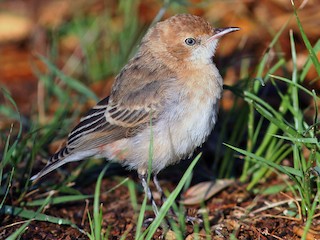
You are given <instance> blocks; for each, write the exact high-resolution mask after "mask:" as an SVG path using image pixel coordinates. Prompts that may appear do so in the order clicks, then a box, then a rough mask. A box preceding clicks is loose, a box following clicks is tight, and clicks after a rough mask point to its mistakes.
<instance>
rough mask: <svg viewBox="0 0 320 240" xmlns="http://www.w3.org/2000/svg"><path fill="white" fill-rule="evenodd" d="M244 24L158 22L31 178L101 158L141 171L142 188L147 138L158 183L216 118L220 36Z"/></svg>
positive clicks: (189, 19)
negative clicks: (219, 25)
mask: <svg viewBox="0 0 320 240" xmlns="http://www.w3.org/2000/svg"><path fill="white" fill-rule="evenodd" d="M238 30H239V28H236V27H228V28H212V27H211V26H210V24H209V23H208V22H207V21H205V20H204V19H203V18H201V17H198V16H194V15H190V14H181V15H176V16H173V17H171V18H169V19H167V20H165V21H163V22H159V23H157V24H156V25H155V26H154V27H152V28H151V29H149V31H148V32H147V34H146V35H145V37H144V38H143V39H142V42H141V45H140V48H139V50H138V52H137V53H136V55H135V56H134V57H133V58H132V59H131V60H130V61H129V62H128V64H127V65H126V66H125V67H124V68H123V69H122V70H121V72H120V73H119V75H118V76H117V77H116V79H115V82H114V84H113V87H112V91H111V94H110V96H109V97H106V98H105V99H103V100H101V101H100V102H99V103H98V104H97V105H96V106H95V107H93V108H92V109H91V110H90V111H89V112H88V113H87V114H86V115H85V116H84V117H83V118H82V119H81V120H80V123H79V124H78V125H77V126H76V127H75V128H74V129H73V130H72V131H71V133H70V134H69V137H68V141H67V143H66V146H65V147H63V148H62V149H60V150H59V151H58V152H57V153H55V154H54V155H53V156H52V157H51V159H50V160H49V162H48V164H47V165H46V166H45V167H44V168H43V169H42V170H41V171H40V172H39V173H38V174H36V175H35V176H33V177H32V178H31V179H32V180H35V179H38V178H40V177H42V176H44V175H45V174H47V173H49V172H51V171H52V170H54V169H56V168H58V167H60V166H61V165H63V164H65V163H68V162H73V161H79V160H82V159H84V158H88V157H92V156H95V157H104V158H107V159H109V160H114V161H117V162H119V163H121V164H122V165H124V166H127V167H128V168H129V169H135V170H137V171H138V174H139V177H140V179H141V182H142V185H143V187H144V190H145V193H146V194H147V195H148V197H149V199H150V200H151V202H152V206H153V208H154V212H155V214H157V206H156V203H155V202H154V200H153V197H152V193H151V190H150V189H149V187H148V184H147V180H146V179H147V176H148V163H149V159H150V150H149V146H150V141H152V145H153V150H152V159H151V161H152V174H153V176H154V177H153V181H154V183H155V185H156V187H157V189H158V191H159V192H160V193H161V194H162V190H161V187H160V185H159V183H158V180H157V174H158V173H159V171H161V170H162V169H163V168H165V167H166V166H168V165H170V164H174V163H177V162H179V161H180V160H181V159H183V158H185V157H187V156H190V154H192V153H193V151H194V150H195V148H196V147H198V146H199V145H201V144H202V143H203V142H204V141H205V140H206V138H207V137H208V135H209V134H210V132H211V131H212V129H213V127H214V124H215V122H216V117H217V110H218V101H219V99H220V97H221V92H222V85H223V79H222V78H221V76H220V74H219V71H218V69H217V68H216V66H215V65H214V63H213V62H212V57H213V55H214V53H215V50H216V47H217V43H218V40H219V38H220V37H222V36H223V35H225V34H228V33H230V32H234V31H238Z"/></svg>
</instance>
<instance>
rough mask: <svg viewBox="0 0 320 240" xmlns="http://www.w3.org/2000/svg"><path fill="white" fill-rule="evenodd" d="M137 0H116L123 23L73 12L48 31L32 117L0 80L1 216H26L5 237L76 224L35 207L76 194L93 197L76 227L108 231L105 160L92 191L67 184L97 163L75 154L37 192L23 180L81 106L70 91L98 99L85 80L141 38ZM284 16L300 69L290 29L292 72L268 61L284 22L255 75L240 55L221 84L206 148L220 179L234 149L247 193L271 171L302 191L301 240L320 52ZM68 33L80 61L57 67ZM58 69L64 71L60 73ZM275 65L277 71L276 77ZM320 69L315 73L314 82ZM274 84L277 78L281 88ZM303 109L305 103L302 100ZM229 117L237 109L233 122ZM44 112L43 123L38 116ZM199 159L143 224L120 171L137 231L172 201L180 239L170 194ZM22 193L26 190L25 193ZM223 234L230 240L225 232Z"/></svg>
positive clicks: (114, 65) (314, 154)
mask: <svg viewBox="0 0 320 240" xmlns="http://www.w3.org/2000/svg"><path fill="white" fill-rule="evenodd" d="M138 2H139V1H125V0H122V1H120V4H119V9H118V10H117V11H118V14H121V15H122V16H123V29H124V30H123V31H116V29H113V28H114V26H113V24H114V23H113V22H112V21H111V17H110V14H111V13H110V12H108V11H106V12H105V13H104V14H102V15H101V16H98V17H97V18H90V19H85V18H84V17H83V18H82V17H81V16H80V18H78V19H74V20H72V21H70V22H69V23H68V24H67V25H66V26H64V27H63V28H61V29H59V30H58V31H57V33H55V34H52V43H53V47H52V49H51V55H49V57H43V56H40V55H39V56H38V58H39V59H40V60H41V61H42V62H43V63H44V64H45V65H46V67H47V69H48V72H47V73H42V72H41V71H39V70H37V69H36V68H35V69H34V70H35V73H36V74H37V76H38V78H39V81H40V83H41V84H42V86H43V89H44V90H45V93H46V94H44V95H43V96H44V98H42V99H39V103H38V105H37V106H36V107H38V108H39V109H37V113H38V114H34V115H35V116H32V119H30V120H29V119H26V118H25V117H24V116H21V114H20V113H19V109H18V107H17V105H16V103H15V101H14V99H13V98H12V97H11V96H10V94H9V92H8V91H7V90H6V89H4V88H1V93H2V94H3V96H4V98H5V99H6V104H4V105H1V106H0V114H2V115H3V116H5V117H6V118H8V119H11V121H12V124H11V126H10V128H9V129H7V130H6V131H4V132H1V133H0V136H1V140H0V143H1V145H3V146H4V147H3V149H1V150H2V151H3V153H2V161H1V162H0V196H1V197H0V199H2V200H1V202H0V213H1V215H5V216H8V215H12V216H15V217H19V218H22V219H26V221H23V222H21V226H19V227H15V230H14V231H13V233H12V234H11V235H10V236H8V239H18V238H19V237H21V236H22V235H23V234H24V233H25V231H27V227H28V225H29V224H30V222H32V221H45V222H50V223H54V224H59V225H60V224H64V225H69V226H72V227H74V228H76V229H78V230H79V231H82V232H83V230H82V229H79V228H78V226H76V225H75V224H74V223H73V222H72V221H70V220H68V219H63V218H59V217H55V216H50V215H47V214H44V213H43V211H44V209H45V208H46V207H49V206H50V205H56V204H60V205H63V204H67V203H70V202H75V201H84V200H85V199H93V213H90V212H89V211H88V219H89V223H90V232H86V233H85V234H86V235H87V236H88V237H89V238H90V239H97V240H98V239H108V237H110V227H109V228H107V229H103V227H104V219H103V208H102V203H101V202H100V201H101V200H100V196H101V181H102V178H103V176H104V174H105V172H106V171H107V168H108V167H109V165H107V166H106V167H105V168H103V170H102V171H101V172H100V175H99V177H98V179H97V180H96V183H95V186H96V187H95V192H94V194H93V195H86V194H83V193H81V190H79V189H78V188H76V187H73V185H72V184H71V183H73V182H74V181H76V180H77V179H78V178H79V177H80V176H81V174H82V173H85V172H86V171H87V170H88V169H95V168H97V167H96V166H97V161H85V162H82V163H81V164H80V165H79V166H78V167H77V168H76V169H74V170H73V171H72V172H71V173H70V174H69V175H66V174H65V173H64V172H60V175H61V179H59V183H54V182H51V181H48V182H44V183H42V184H41V185H42V187H43V189H46V191H45V193H44V194H42V195H40V196H39V195H38V196H37V194H35V195H32V194H33V193H32V192H33V191H36V189H37V188H38V187H39V185H32V183H31V182H30V181H29V179H30V177H31V172H33V171H34V169H35V168H36V166H37V164H38V161H39V158H43V159H46V158H47V157H48V144H49V143H50V142H52V141H54V140H55V139H61V138H64V137H65V136H66V134H67V130H68V129H70V127H71V125H72V124H73V123H74V122H76V119H77V118H78V117H79V115H80V112H81V110H80V109H79V108H77V107H74V106H73V105H72V104H71V103H70V101H69V99H70V96H72V97H73V102H75V103H77V106H78V104H79V105H81V104H84V103H87V102H88V101H97V100H98V97H97V96H96V94H95V93H94V92H93V91H92V90H90V88H88V87H87V84H90V83H93V82H95V81H97V80H98V79H103V78H107V77H108V76H111V75H114V74H116V73H117V72H118V71H119V69H120V68H121V67H122V66H123V65H124V64H125V63H126V61H127V59H128V58H129V57H130V56H132V54H133V53H134V51H135V49H136V48H135V47H134V46H136V44H137V43H138V42H139V40H140V39H141V36H142V35H143V34H142V33H143V29H144V26H140V25H139V21H138V14H137V6H138ZM173 2H174V4H178V2H180V1H165V3H164V6H163V8H162V9H161V10H160V11H159V13H158V15H157V16H156V19H157V20H158V19H160V17H161V16H162V15H163V14H164V12H165V11H166V9H167V8H169V7H170V6H171V4H172V3H173ZM175 7H176V6H175ZM293 17H294V18H295V21H296V23H297V25H298V27H299V30H300V34H301V37H302V39H303V42H304V44H305V47H306V49H307V50H308V53H309V55H308V59H307V60H306V62H305V64H304V66H303V68H302V70H301V71H299V70H298V68H297V54H298V53H297V50H296V47H295V45H296V43H295V37H294V34H293V33H292V31H291V32H290V33H289V36H288V38H289V40H290V47H291V60H292V63H293V70H292V71H290V70H289V69H286V62H287V59H285V58H284V57H283V56H277V60H276V61H275V63H274V64H273V65H272V66H268V59H269V55H270V54H271V52H270V51H271V49H274V48H279V44H278V41H279V37H280V35H282V34H285V30H286V28H287V25H286V24H284V25H283V27H282V29H281V30H280V31H278V33H277V34H276V35H275V36H274V38H273V41H272V42H271V43H270V44H269V46H268V49H269V51H266V53H265V54H264V55H263V57H262V58H261V60H260V62H259V64H258V66H257V69H256V71H255V75H254V76H249V75H248V74H249V72H250V71H249V70H248V69H246V68H247V65H246V63H245V61H244V62H243V63H242V64H243V68H242V77H243V79H242V81H239V83H237V84H236V85H234V86H226V89H227V90H231V91H232V92H233V93H234V94H235V97H236V98H235V102H234V106H233V107H232V108H231V110H230V111H229V112H225V113H222V114H221V116H220V118H223V119H224V120H225V121H224V123H223V124H221V126H220V129H221V131H220V135H219V137H218V142H217V145H218V147H217V149H216V152H215V163H214V164H213V165H212V168H216V167H217V166H219V168H218V172H217V175H218V176H219V177H220V178H222V177H234V176H233V175H232V171H233V165H232V164H230V159H232V158H234V155H235V152H237V154H241V157H240V158H241V159H245V161H244V167H243V170H242V175H241V176H240V180H241V181H243V182H247V183H248V185H247V189H248V191H253V192H255V193H256V194H260V193H261V192H260V191H259V190H258V187H257V185H258V184H259V183H261V182H263V181H267V179H268V177H270V175H271V174H272V173H274V172H275V173H277V174H279V175H280V176H283V175H285V176H288V177H289V178H290V181H287V182H286V184H284V187H281V190H279V189H280V188H275V189H274V188H272V187H273V186H271V187H270V189H268V190H269V191H270V193H274V192H277V191H289V192H291V193H292V195H293V196H294V197H295V198H296V199H301V200H300V201H299V203H300V207H301V214H302V216H301V218H302V220H303V221H304V224H305V228H304V235H303V237H302V238H303V239H306V235H307V233H308V230H309V228H310V226H311V224H312V220H313V218H314V215H315V213H316V212H318V211H319V194H320V183H319V182H320V181H319V173H320V160H319V159H320V144H319V134H320V130H319V128H320V122H319V116H318V107H317V106H318V104H319V96H317V94H316V92H315V91H313V90H310V89H307V88H306V87H305V86H304V85H303V83H304V81H305V79H306V75H307V73H308V72H309V70H310V68H311V67H312V66H314V67H315V69H316V71H317V73H318V75H319V76H320V65H319V61H318V59H317V57H316V55H317V53H319V51H320V41H318V42H317V43H316V44H315V45H314V46H312V45H311V43H310V42H309V40H308V36H307V35H306V34H305V32H304V29H303V26H302V24H301V21H300V19H299V15H298V13H297V11H296V9H295V8H294V6H293ZM105 28H106V29H113V30H114V31H110V32H108V33H106V32H105V31H103V29H105ZM68 34H76V35H78V36H84V37H83V38H80V39H81V40H80V41H81V49H82V51H83V52H84V53H85V54H84V55H85V56H84V59H85V63H84V66H81V65H80V63H79V62H77V61H74V60H75V59H76V58H75V56H74V55H71V56H70V58H69V59H68V61H67V62H66V65H65V66H64V67H63V69H64V71H62V70H61V69H60V68H58V67H57V65H56V64H55V61H56V58H57V57H58V55H59V53H58V48H57V46H56V44H57V42H59V38H62V37H64V36H66V35H68ZM101 49H107V50H105V51H104V52H103V55H101ZM65 72H67V73H68V74H65ZM79 72H82V74H79ZM73 73H77V74H78V77H79V78H83V79H85V81H83V82H82V81H79V80H77V78H75V77H71V75H73ZM279 73H283V74H281V75H279ZM77 74H75V75H77ZM319 76H318V78H317V79H316V80H319ZM265 86H272V87H273V88H274V89H275V93H276V95H277V97H278V98H279V99H280V102H279V105H278V106H276V107H275V106H271V104H270V103H269V102H268V101H267V100H266V99H264V98H262V97H261V95H262V94H263V91H264V89H265ZM283 86H285V90H284V89H283ZM302 93H303V94H305V95H307V96H308V97H309V99H312V100H313V102H312V104H313V105H314V109H315V111H314V115H313V117H312V120H311V121H310V119H306V117H305V114H304V111H305V110H307V109H303V108H302V106H301V103H300V102H301V101H300V98H301V96H302ZM243 100H244V101H245V103H246V105H245V106H244V107H243V109H241V111H239V110H238V106H239V105H238V104H239V101H243ZM52 102H58V103H59V106H61V107H60V108H59V109H55V114H54V115H52V114H49V112H51V111H52V106H51V103H52ZM310 107H311V106H308V108H310ZM233 116H238V117H237V119H236V120H234V117H233ZM48 119H50V121H47V120H48ZM230 121H234V124H233V131H232V133H231V134H227V132H228V128H229V125H228V124H229V123H230ZM44 122H45V124H44ZM243 126H246V127H243ZM243 141H246V144H245V145H242V144H241V143H242V142H243ZM2 143H3V144H2ZM222 143H225V145H226V146H227V148H224V147H223V145H222ZM150 152H152V144H150ZM306 153H307V154H306ZM150 158H152V156H150ZM199 158H200V155H198V156H197V157H196V158H195V159H194V160H193V161H192V163H191V165H190V166H189V168H188V169H187V171H186V172H185V174H184V175H183V177H182V178H181V180H180V182H179V183H178V185H177V187H176V188H175V190H174V191H173V192H172V193H171V194H169V195H168V199H167V201H166V202H165V203H164V204H163V206H162V207H161V208H160V209H159V215H158V216H157V218H156V219H154V221H153V222H152V224H151V225H150V226H149V227H148V228H147V229H146V230H143V227H142V225H143V220H144V217H145V211H146V210H147V209H150V207H149V206H148V201H147V198H146V197H145V198H144V200H143V202H142V205H141V206H140V205H139V203H138V200H137V196H136V184H135V183H133V182H132V181H128V180H127V179H125V180H123V181H121V182H120V183H119V185H126V186H127V188H128V191H129V193H130V199H131V204H132V207H133V209H134V210H135V212H136V213H137V215H136V216H135V222H137V224H136V236H135V238H136V239H152V236H153V235H154V233H155V232H156V230H157V229H158V228H159V226H161V224H162V223H163V222H164V219H165V216H166V214H167V212H168V210H169V208H170V207H173V208H174V209H175V212H177V215H178V216H179V220H178V223H176V222H174V221H170V223H169V224H170V226H171V229H172V230H173V232H174V233H175V235H176V237H177V239H183V238H184V234H185V232H186V226H185V222H184V220H185V219H184V217H183V216H184V214H183V210H182V209H181V208H178V207H177V206H176V204H175V201H176V198H177V196H178V195H179V193H180V192H181V191H182V189H183V187H184V186H185V185H186V184H187V183H188V182H190V177H191V176H192V169H193V168H194V166H195V164H196V163H197V162H198V160H199ZM287 159H290V160H291V161H292V166H287V165H283V160H287ZM231 162H233V161H231ZM217 163H219V164H217ZM21 166H22V167H21ZM13 185H14V189H13V187H12V186H13ZM271 188H272V189H271ZM112 190H114V189H111V190H110V191H109V193H110V192H111V191H112ZM110 194H112V193H110ZM11 195H13V196H14V201H12V200H11V197H9V196H11ZM30 196H33V197H31V198H30ZM34 196H36V197H34ZM294 214H295V215H297V214H299V209H298V208H296V212H294ZM8 228H9V226H8ZM199 228H200V227H199V226H198V225H195V226H194V232H195V234H199V231H200V230H199ZM204 229H205V232H206V234H207V239H210V238H209V237H208V236H211V231H210V221H209V218H208V216H206V215H205V214H204ZM125 236H126V234H124V235H123V236H122V239H125ZM232 237H233V238H234V239H236V237H235V236H234V235H232Z"/></svg>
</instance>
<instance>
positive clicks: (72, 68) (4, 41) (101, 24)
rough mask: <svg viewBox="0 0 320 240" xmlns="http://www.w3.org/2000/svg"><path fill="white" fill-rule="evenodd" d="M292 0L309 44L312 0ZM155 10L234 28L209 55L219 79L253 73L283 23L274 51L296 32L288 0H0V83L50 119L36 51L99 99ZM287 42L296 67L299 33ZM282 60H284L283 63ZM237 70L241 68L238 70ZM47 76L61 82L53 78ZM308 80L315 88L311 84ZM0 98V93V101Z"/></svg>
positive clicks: (314, 20)
mask: <svg viewBox="0 0 320 240" xmlns="http://www.w3.org/2000/svg"><path fill="white" fill-rule="evenodd" d="M295 4H296V6H297V7H300V10H299V17H300V19H301V21H302V24H303V27H304V30H305V32H306V34H307V36H308V37H309V40H310V42H311V43H315V41H316V40H318V39H319V35H320V32H319V26H320V4H319V1H318V0H309V1H295ZM161 8H162V10H165V13H164V17H163V18H167V17H169V16H171V15H174V14H176V13H183V12H189V13H192V14H196V15H200V16H203V17H205V18H206V19H207V20H208V21H209V22H211V23H212V24H213V25H214V26H217V27H227V26H237V27H240V28H241V32H238V33H237V34H232V35H230V36H228V37H226V38H224V39H223V41H221V44H220V47H219V48H218V53H217V58H216V60H215V61H216V62H217V65H218V67H219V69H220V70H221V71H222V73H223V75H225V77H224V78H225V84H227V85H228V84H229V85H231V84H233V83H234V82H236V81H238V80H239V79H240V78H241V77H244V76H245V75H246V74H249V75H250V74H251V75H252V74H253V72H254V70H255V69H256V63H257V62H259V60H260V58H261V56H262V54H263V53H264V52H265V51H266V50H267V47H268V44H269V43H270V41H271V40H272V38H273V37H274V35H275V34H276V33H277V31H279V30H280V29H281V27H283V26H284V25H285V24H286V23H287V22H288V21H289V23H288V25H287V26H286V29H287V30H286V31H284V34H282V35H281V36H280V41H279V43H280V46H278V48H277V49H272V51H273V52H274V55H284V56H286V55H289V56H290V43H289V34H288V31H289V29H293V31H294V34H295V32H298V31H297V30H298V27H297V24H296V23H295V21H294V18H293V14H292V5H291V2H290V1H289V0H261V1H253V0H237V1H232V0H227V1H219V0H216V1H201V0H190V1H187V0H176V1H169V0H166V1H164V2H163V1H160V0H133V1H129V3H128V2H127V1H124V0H120V1H116V0H79V1H72V0H46V1H41V0H10V1H0V83H1V85H2V86H4V87H5V88H6V89H8V90H9V92H10V93H11V94H12V97H13V99H14V100H15V101H16V102H17V105H18V107H19V109H20V111H21V113H22V114H23V115H25V116H30V115H31V114H32V113H33V111H35V110H36V108H37V107H36V105H37V104H38V107H39V109H38V110H39V111H42V112H40V114H41V115H40V117H41V118H42V120H43V121H44V122H45V121H46V117H50V116H47V114H48V112H47V111H51V112H54V111H55V108H56V107H57V106H56V105H55V104H54V102H53V103H51V106H50V107H49V109H44V106H41V105H42V104H43V103H42V100H43V97H44V96H43V95H44V94H46V89H44V87H43V85H44V83H43V81H41V80H39V75H41V74H47V73H49V72H50V69H48V66H47V65H46V64H44V63H43V61H42V60H40V58H39V55H41V56H44V57H45V58H47V59H49V60H50V61H51V62H52V63H53V64H55V65H56V66H57V68H58V69H60V70H61V71H62V72H63V73H64V74H65V75H67V76H71V77H73V78H76V79H78V80H80V81H81V82H84V83H85V84H86V85H87V86H89V87H90V88H91V89H92V90H93V91H94V92H95V93H96V94H97V95H98V96H99V97H103V96H106V95H107V94H108V92H109V90H110V87H111V84H112V81H113V77H114V76H115V75H116V74H117V73H118V71H119V69H121V67H122V66H123V65H124V64H125V63H126V61H127V59H128V58H129V57H130V56H131V55H132V54H133V53H134V52H135V50H136V49H137V48H136V46H137V44H138V43H139V40H140V38H141V37H142V36H143V33H144V32H145V31H146V29H147V28H148V27H149V26H150V24H151V23H152V21H153V20H154V18H155V17H156V16H157V15H158V14H159V11H160V9H161ZM160 15H161V13H160ZM295 40H296V44H297V45H296V48H297V52H298V56H297V57H298V63H301V64H300V66H302V64H303V63H304V60H305V59H306V57H307V50H306V48H305V46H304V44H303V42H302V40H301V36H300V35H299V34H296V35H295ZM271 61H272V59H270V62H271ZM290 64H291V63H290V61H288V62H287V65H288V67H289V69H290ZM241 69H245V71H249V72H242V73H241V74H242V75H241V74H240V75H239V72H240V71H241ZM51 71H52V69H51ZM315 77H316V72H315V71H314V70H313V71H310V72H309V73H308V77H307V78H308V80H310V81H312V80H313V79H314V78H315ZM52 81H54V82H55V83H56V84H62V83H61V82H59V80H58V79H55V78H53V79H52ZM318 82H319V81H318ZM308 83H310V82H308ZM313 84H314V85H316V86H317V88H319V87H320V84H319V83H316V82H314V83H313ZM3 101H4V99H3V98H2V97H0V103H1V104H2V103H3ZM223 103H224V104H223V106H224V107H225V108H228V107H230V105H231V103H230V102H228V101H227V100H225V101H224V102H223ZM38 110H37V111H38ZM3 124H4V123H1V126H2V125H3ZM1 126H0V127H1ZM1 128H3V126H2V127H1Z"/></svg>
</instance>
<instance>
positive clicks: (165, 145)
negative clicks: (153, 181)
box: [104, 100, 217, 173]
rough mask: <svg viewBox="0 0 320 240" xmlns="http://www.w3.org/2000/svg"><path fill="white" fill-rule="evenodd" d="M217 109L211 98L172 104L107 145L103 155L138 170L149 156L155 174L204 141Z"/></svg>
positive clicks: (189, 153) (145, 167)
mask: <svg viewBox="0 0 320 240" xmlns="http://www.w3.org/2000/svg"><path fill="white" fill-rule="evenodd" d="M216 109H217V102H216V101H210V100H208V101H207V102H201V104H200V103H199V104H198V103H197V102H194V103H193V104H185V106H183V105H179V106H175V107H173V108H172V109H170V110H169V111H170V112H168V113H167V114H166V117H163V118H161V119H160V120H159V121H157V122H156V123H155V124H154V125H152V126H151V127H148V128H146V129H145V130H143V131H142V132H141V133H140V134H138V135H136V136H134V137H132V138H127V139H122V140H119V141H117V142H115V143H113V144H112V146H108V148H107V149H108V151H106V152H105V154H104V155H105V156H106V157H107V158H109V159H115V160H118V161H119V162H120V163H122V164H123V165H126V166H128V167H129V168H131V169H138V171H140V172H141V171H146V169H148V164H149V161H150V159H151V160H152V171H153V172H156V173H157V172H159V171H161V170H162V169H163V168H165V167H166V166H168V165H170V164H174V163H176V162H178V161H179V160H181V159H183V158H185V157H187V156H189V155H191V154H192V153H193V151H194V150H195V148H196V147H198V146H200V145H201V144H202V143H203V142H204V141H205V140H206V138H207V137H208V135H209V134H210V132H211V131H212V128H213V126H214V124H215V120H216ZM111 147H112V148H111ZM110 149H113V150H112V151H110ZM115 150H117V151H115ZM115 153H117V154H115Z"/></svg>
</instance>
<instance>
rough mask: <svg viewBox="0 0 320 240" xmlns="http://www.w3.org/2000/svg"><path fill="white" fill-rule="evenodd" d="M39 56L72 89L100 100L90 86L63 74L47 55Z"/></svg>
mask: <svg viewBox="0 0 320 240" xmlns="http://www.w3.org/2000/svg"><path fill="white" fill-rule="evenodd" d="M38 57H39V58H40V60H41V61H42V62H44V63H45V64H46V65H47V67H48V68H49V69H50V70H51V71H52V72H53V73H54V74H56V75H57V76H58V77H59V78H60V79H61V80H62V81H63V82H64V83H65V84H66V85H68V86H69V87H71V88H72V89H74V90H75V91H77V92H79V93H81V94H83V95H84V96H86V97H87V98H90V99H94V100H95V101H98V100H99V98H98V97H97V96H96V94H95V93H94V92H93V91H91V90H90V89H89V88H87V87H86V86H85V85H83V84H82V83H81V82H79V81H77V80H75V79H73V78H71V77H69V76H66V75H65V74H63V72H61V71H60V70H59V69H58V68H57V67H56V66H55V65H53V64H52V63H51V62H50V61H49V60H48V59H46V58H45V57H43V56H41V55H38Z"/></svg>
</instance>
